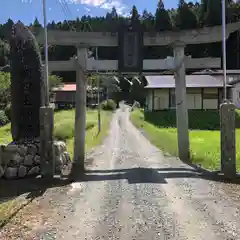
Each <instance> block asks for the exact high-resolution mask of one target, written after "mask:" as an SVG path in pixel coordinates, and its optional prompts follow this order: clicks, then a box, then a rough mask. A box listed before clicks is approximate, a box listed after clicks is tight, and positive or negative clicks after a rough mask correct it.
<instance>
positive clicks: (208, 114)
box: [144, 110, 239, 130]
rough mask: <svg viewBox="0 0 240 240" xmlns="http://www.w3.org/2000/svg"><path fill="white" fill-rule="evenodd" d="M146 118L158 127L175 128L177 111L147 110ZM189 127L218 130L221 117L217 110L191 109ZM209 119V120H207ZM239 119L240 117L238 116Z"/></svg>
mask: <svg viewBox="0 0 240 240" xmlns="http://www.w3.org/2000/svg"><path fill="white" fill-rule="evenodd" d="M144 117H145V120H146V121H148V122H150V123H152V124H154V125H157V126H158V127H160V126H161V127H165V128H175V127H176V111H175V110H166V111H159V112H145V114H144ZM188 119H189V128H190V129H200V130H216V129H219V128H220V117H219V112H218V111H217V110H206V111H202V110H189V111H188ZM206 119H208V121H206ZM238 119H239V118H238Z"/></svg>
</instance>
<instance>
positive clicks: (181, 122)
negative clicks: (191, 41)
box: [173, 43, 190, 161]
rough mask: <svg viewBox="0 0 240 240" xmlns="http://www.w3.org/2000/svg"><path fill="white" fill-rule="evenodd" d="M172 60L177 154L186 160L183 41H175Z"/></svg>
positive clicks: (187, 150)
mask: <svg viewBox="0 0 240 240" xmlns="http://www.w3.org/2000/svg"><path fill="white" fill-rule="evenodd" d="M173 48H174V60H175V66H176V73H175V91H176V114H177V134H178V154H179V157H180V159H181V160H183V161H188V160H189V158H190V156H189V133H188V109H187V99H186V96H187V94H186V74H185V64H184V57H185V54H184V48H185V45H184V44H183V43H175V44H174V45H173Z"/></svg>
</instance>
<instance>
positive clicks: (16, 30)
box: [10, 22, 44, 141]
mask: <svg viewBox="0 0 240 240" xmlns="http://www.w3.org/2000/svg"><path fill="white" fill-rule="evenodd" d="M10 52H11V95H12V120H11V124H12V137H13V140H14V141H32V140H34V139H35V138H39V136H40V119H39V109H40V107H41V106H43V84H44V82H43V71H42V61H41V56H40V51H39V47H38V45H37V43H36V40H35V38H34V36H33V35H32V33H31V32H30V31H29V30H28V29H27V28H26V27H25V26H24V25H23V24H22V23H21V22H18V23H17V24H15V25H13V29H12V38H11V40H10Z"/></svg>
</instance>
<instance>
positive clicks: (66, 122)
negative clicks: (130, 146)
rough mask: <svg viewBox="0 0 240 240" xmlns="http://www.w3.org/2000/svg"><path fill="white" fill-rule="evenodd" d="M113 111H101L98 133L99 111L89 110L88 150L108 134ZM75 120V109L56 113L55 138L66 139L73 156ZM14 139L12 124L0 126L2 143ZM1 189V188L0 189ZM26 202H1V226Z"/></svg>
mask: <svg viewBox="0 0 240 240" xmlns="http://www.w3.org/2000/svg"><path fill="white" fill-rule="evenodd" d="M111 117H112V112H110V111H101V120H102V121H101V122H102V125H101V126H102V129H101V130H102V131H101V133H100V134H98V120H97V111H94V110H88V111H87V118H86V150H87V151H88V150H90V149H91V148H93V147H94V146H96V145H98V144H100V143H101V142H102V140H103V138H104V137H106V136H107V132H108V127H109V123H110V121H111ZM74 122H75V111H74V110H64V111H59V112H56V113H55V115H54V138H55V139H58V140H63V141H66V143H67V149H68V152H69V153H70V155H71V158H72V157H73V146H74ZM11 141H12V137H11V126H10V124H7V125H5V126H4V127H0V144H8V143H9V142H11ZM0 191H1V190H0ZM25 204H26V203H25V202H24V203H23V202H21V201H18V200H16V199H11V200H9V201H6V202H3V203H0V227H1V226H2V225H3V224H4V223H5V222H6V221H8V219H9V217H11V216H12V215H14V214H15V213H16V212H17V211H18V210H20V209H21V208H22V207H24V206H25Z"/></svg>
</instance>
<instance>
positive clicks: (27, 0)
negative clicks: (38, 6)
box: [22, 0, 32, 3]
mask: <svg viewBox="0 0 240 240" xmlns="http://www.w3.org/2000/svg"><path fill="white" fill-rule="evenodd" d="M22 3H32V0H22Z"/></svg>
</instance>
